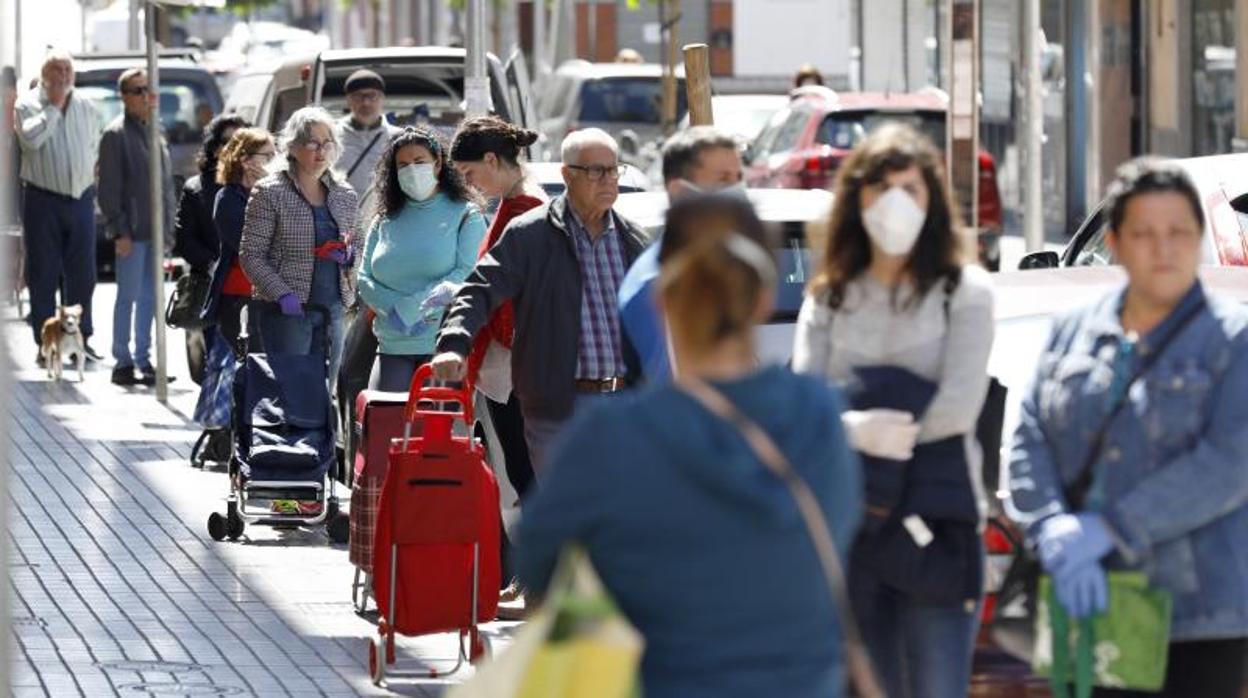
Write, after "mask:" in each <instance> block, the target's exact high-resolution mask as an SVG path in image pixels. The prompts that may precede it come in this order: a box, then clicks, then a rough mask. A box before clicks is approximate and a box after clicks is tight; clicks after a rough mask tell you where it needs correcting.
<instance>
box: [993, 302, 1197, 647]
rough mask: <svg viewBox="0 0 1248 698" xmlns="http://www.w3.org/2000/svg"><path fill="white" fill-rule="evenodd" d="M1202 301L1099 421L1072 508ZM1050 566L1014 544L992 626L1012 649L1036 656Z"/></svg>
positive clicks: (1000, 643) (1069, 496)
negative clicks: (1139, 384) (1113, 431)
mask: <svg viewBox="0 0 1248 698" xmlns="http://www.w3.org/2000/svg"><path fill="white" fill-rule="evenodd" d="M1204 307H1205V303H1204V302H1203V301H1202V302H1200V303H1198V304H1196V305H1195V306H1193V307H1192V308H1191V309H1190V310H1188V311H1187V313H1186V314H1185V315H1184V316H1183V317H1182V318H1180V319H1179V320H1178V321H1177V322H1176V323H1175V324H1174V326H1173V327H1172V328H1171V329H1170V331H1169V332H1168V333H1167V334H1166V335H1165V336H1164V337H1162V339H1161V340H1160V341H1159V342H1158V343H1157V346H1156V347H1155V348H1154V350H1153V351H1151V352H1149V353H1147V354H1145V355H1143V356H1142V358H1141V360H1140V362H1139V364H1137V365H1136V368H1135V371H1134V372H1133V373H1132V374H1131V376H1130V377H1129V378H1128V380H1127V383H1126V386H1125V387H1124V388H1123V389H1122V392H1121V393H1119V395H1118V398H1117V401H1116V402H1114V404H1113V405H1112V406H1111V407H1110V410H1109V412H1108V413H1107V414H1106V415H1105V418H1104V419H1103V420H1102V421H1101V423H1100V425H1098V426H1097V429H1096V431H1095V432H1094V433H1093V436H1092V445H1091V446H1090V447H1089V448H1088V452H1087V455H1085V456H1084V458H1083V462H1082V463H1081V464H1080V465H1079V471H1078V472H1079V475H1078V476H1077V477H1076V478H1075V481H1074V482H1073V483H1071V485H1070V486H1069V487H1066V488H1063V490H1062V495H1063V497H1064V499H1065V500H1066V503H1067V505H1068V507H1067V509H1068V510H1069V511H1079V510H1081V509H1082V508H1083V501H1084V497H1085V496H1087V493H1088V490H1089V489H1091V487H1092V481H1093V479H1094V478H1095V475H1096V472H1095V466H1096V461H1097V460H1098V459H1100V456H1101V451H1102V449H1104V447H1105V437H1106V435H1107V434H1108V433H1109V427H1110V426H1111V425H1112V424H1113V422H1114V419H1116V418H1117V417H1118V415H1119V414H1121V413H1122V410H1123V408H1124V407H1126V405H1127V395H1128V394H1130V392H1131V386H1133V385H1135V383H1136V381H1138V380H1140V379H1141V378H1143V377H1144V374H1145V373H1147V372H1148V370H1149V369H1150V368H1152V367H1153V365H1154V364H1156V363H1157V360H1158V359H1159V358H1160V357H1161V355H1162V354H1163V353H1164V352H1165V350H1166V347H1168V346H1170V343H1171V341H1173V340H1174V338H1175V337H1177V336H1179V334H1180V333H1181V332H1182V331H1183V328H1185V327H1187V325H1188V324H1189V323H1191V321H1192V320H1193V319H1195V318H1196V316H1197V315H1199V314H1200V313H1201V311H1202V310H1204ZM1043 572H1044V570H1043V568H1042V566H1041V564H1040V559H1039V558H1038V557H1036V554H1035V551H1033V550H1032V549H1031V548H1030V546H1028V545H1016V546H1014V559H1013V560H1012V561H1011V562H1010V566H1009V567H1008V568H1007V569H1006V573H1005V578H1004V579H1003V580H1002V582H1001V590H1000V591H999V592H997V611H996V614H995V615H994V617H993V619H992V623H991V627H990V628H989V633H990V634H991V636H992V640H993V643H994V644H996V645H997V647H999V648H1001V649H1002V650H1004V651H1005V652H1006V653H1007V654H1010V655H1013V656H1014V657H1017V658H1018V659H1022V660H1024V661H1027V662H1030V661H1031V658H1032V654H1033V653H1034V651H1035V639H1036V638H1035V632H1036V601H1037V593H1038V589H1039V586H1040V575H1041V574H1042V573H1043Z"/></svg>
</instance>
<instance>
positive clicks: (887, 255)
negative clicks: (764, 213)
mask: <svg viewBox="0 0 1248 698" xmlns="http://www.w3.org/2000/svg"><path fill="white" fill-rule="evenodd" d="M943 182H944V179H943V177H942V175H941V174H940V172H939V159H938V156H937V155H936V152H935V150H934V149H933V148H932V146H931V144H930V143H928V142H927V141H926V140H925V139H924V138H923V137H922V136H920V135H919V134H918V133H917V132H916V131H914V130H913V129H910V128H908V127H905V126H901V125H889V126H884V127H881V128H880V129H878V130H877V131H875V132H874V133H872V134H871V135H870V136H868V137H867V138H866V139H865V140H864V141H863V142H862V143H860V144H859V145H858V147H857V148H855V150H854V152H853V153H852V154H851V155H850V157H849V158H848V159H847V160H846V161H845V163H844V164H843V165H842V166H841V170H840V175H839V176H838V182H837V185H836V191H837V199H836V205H835V207H834V208H833V211H832V217H831V222H830V225H829V239H828V247H827V249H826V251H825V254H824V256H823V262H822V268H821V269H819V271H818V273H817V275H816V277H815V279H814V282H813V284H812V286H811V289H810V292H809V294H808V296H807V298H806V301H805V303H804V304H803V306H802V310H801V313H800V316H799V318H798V325H797V337H796V345H795V347H794V350H793V368H794V370H796V371H798V372H799V373H810V374H816V375H822V376H824V377H825V378H827V379H828V380H829V381H831V382H833V383H836V384H839V385H842V386H844V387H845V388H846V391H847V395H848V397H849V403H850V408H851V410H850V411H847V412H846V413H845V414H844V415H843V418H842V421H843V423H844V425H845V427H846V431H847V432H848V434H849V436H850V441H851V442H852V443H853V444H854V447H855V448H856V449H857V450H858V451H859V453H860V454H861V455H862V456H863V457H864V472H865V474H866V484H867V488H866V489H867V513H868V516H867V519H866V521H865V522H864V532H863V534H861V535H860V538H859V541H858V545H857V546H856V549H855V552H854V556H853V557H852V558H851V563H850V564H851V570H850V577H851V579H850V585H851V593H852V594H853V596H854V603H855V607H856V608H855V610H856V612H857V613H858V614H859V619H860V621H861V623H862V627H863V635H864V637H865V639H866V641H867V645H868V648H869V649H870V651H871V655H872V659H873V660H874V661H875V663H876V665H877V668H878V669H879V670H880V674H881V676H882V677H883V679H884V681H885V684H886V687H887V689H888V695H890V696H896V697H899V698H905V697H907V696H924V697H933V698H944V697H946V696H949V697H952V696H958V697H959V698H961V696H965V695H966V693H967V686H968V684H969V681H970V669H971V654H972V651H973V649H974V636H975V630H976V618H977V610H978V607H979V599H980V596H981V593H982V584H983V582H982V565H983V559H982V556H983V552H982V546H981V544H980V542H979V538H978V530H977V529H978V526H979V522H980V517H981V516H982V513H981V512H982V510H983V496H982V492H981V489H982V488H981V487H980V486H979V480H980V477H979V467H980V462H981V454H980V452H979V448H978V445H977V443H976V441H975V439H974V429H975V423H976V420H977V417H978V415H979V411H980V408H981V407H982V403H983V398H984V395H985V394H986V391H987V387H988V376H987V363H988V354H989V351H990V349H991V346H992V334H993V308H992V293H991V290H990V284H989V277H988V275H987V273H986V272H984V271H983V270H982V269H980V268H978V267H975V266H971V265H970V264H969V263H967V262H966V261H965V260H967V259H968V258H969V255H968V254H966V252H967V250H966V248H967V247H968V246H967V245H964V244H963V243H962V241H961V240H960V239H959V238H958V235H957V234H956V233H955V230H956V229H957V225H956V214H955V213H954V208H953V206H952V203H951V201H950V198H949V194H948V191H947V190H946V189H945V186H944V183H943Z"/></svg>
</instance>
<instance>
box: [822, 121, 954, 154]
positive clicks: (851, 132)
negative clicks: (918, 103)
mask: <svg viewBox="0 0 1248 698" xmlns="http://www.w3.org/2000/svg"><path fill="white" fill-rule="evenodd" d="M890 122H901V123H904V124H908V125H910V126H913V127H914V128H916V129H918V130H919V132H920V133H922V134H923V135H925V136H927V137H928V139H930V140H931V141H932V144H933V145H935V146H936V147H937V148H943V147H944V144H945V115H944V114H943V113H942V112H935V111H931V112H893V111H889V112H879V111H842V112H833V113H831V114H829V115H828V117H827V118H826V119H824V120H823V125H822V126H821V127H820V128H819V136H818V137H819V142H820V143H824V144H826V145H830V146H832V147H833V148H840V149H843V150H849V149H850V148H853V147H854V146H856V145H858V142H859V141H861V140H862V139H863V138H866V136H867V134H868V133H870V132H871V131H874V130H875V129H876V128H877V127H879V126H881V125H883V124H886V123H890Z"/></svg>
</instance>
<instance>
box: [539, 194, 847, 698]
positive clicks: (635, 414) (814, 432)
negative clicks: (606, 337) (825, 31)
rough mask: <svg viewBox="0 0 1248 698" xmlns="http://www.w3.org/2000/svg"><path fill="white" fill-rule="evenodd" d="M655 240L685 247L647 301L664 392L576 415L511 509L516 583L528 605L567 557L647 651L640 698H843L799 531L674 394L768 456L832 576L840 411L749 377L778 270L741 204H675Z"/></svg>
mask: <svg viewBox="0 0 1248 698" xmlns="http://www.w3.org/2000/svg"><path fill="white" fill-rule="evenodd" d="M666 230H667V233H666V235H667V236H668V237H666V238H665V239H666V240H672V239H677V240H681V241H683V242H684V243H685V244H683V245H682V246H681V249H679V250H670V249H669V245H668V243H667V242H665V243H664V251H665V252H667V253H668V254H667V255H665V257H664V260H663V262H662V273H661V276H660V280H659V285H658V289H659V300H660V305H661V307H662V311H663V314H664V315H665V317H666V320H667V323H668V326H669V327H670V332H669V337H670V339H671V342H672V352H671V357H672V358H673V360H674V364H675V366H674V375H675V377H676V380H675V383H664V384H655V385H652V386H649V387H647V388H643V389H641V390H639V391H636V392H631V393H626V394H622V395H618V396H613V397H612V398H610V399H609V400H603V401H602V402H601V403H600V404H598V405H596V406H594V407H591V408H589V409H585V410H578V411H577V416H576V417H574V418H573V421H572V422H571V423H570V424H569V425H568V427H567V430H566V431H565V433H564V434H563V436H562V438H561V439H560V440H559V442H558V443H557V444H556V445H555V446H554V449H553V451H552V453H551V457H550V461H549V468H550V470H549V473H550V474H549V476H544V477H543V480H542V483H541V487H540V488H538V489H537V491H536V492H535V494H534V495H533V497H532V498H531V499H530V500H529V502H528V503H527V505H526V507H525V514H524V518H523V519H522V520H521V522H520V531H519V536H518V537H519V568H520V575H521V579H522V581H524V582H525V583H526V585H527V586H528V588H529V589H531V590H533V591H535V592H538V593H539V595H540V594H541V592H543V591H544V590H545V589H546V588H547V586H548V584H549V583H550V577H551V572H552V570H553V568H554V565H555V562H556V559H557V558H558V555H559V552H560V550H561V549H562V548H563V547H564V546H565V545H567V544H569V543H573V542H575V543H578V544H580V545H582V546H583V547H584V548H585V549H586V551H587V552H588V553H589V557H590V559H591V560H592V561H593V564H594V566H595V568H596V569H597V571H598V573H599V575H600V576H601V578H602V581H603V583H604V585H605V586H606V588H607V590H608V591H609V593H610V594H611V595H612V597H613V598H614V599H615V600H616V602H617V603H618V605H619V608H620V610H621V611H622V612H623V613H624V614H625V615H627V616H628V618H629V620H630V621H631V622H632V623H633V624H634V625H635V626H636V627H637V629H638V630H639V631H640V632H641V633H642V635H643V636H644V637H645V640H646V647H645V655H644V657H643V658H642V666H641V680H642V684H643V685H642V689H643V692H644V693H645V695H646V696H647V698H666V697H669V696H680V697H682V698H687V697H689V696H694V697H697V696H716V697H717V698H723V697H725V696H727V697H735V696H742V697H744V696H759V695H782V696H820V697H830V698H835V697H838V696H842V695H844V687H845V684H846V681H845V669H844V664H843V663H842V658H841V654H842V653H841V650H842V647H841V643H840V642H839V641H838V637H840V634H839V633H840V629H841V628H840V626H841V624H842V623H843V621H844V619H842V618H841V617H840V616H839V614H838V612H837V606H836V604H835V603H834V601H833V598H832V595H831V594H829V593H828V583H827V580H826V578H825V576H824V571H823V568H822V567H821V561H820V557H819V555H818V554H817V553H816V548H815V545H813V544H812V542H811V533H810V532H809V531H808V529H807V525H806V522H807V520H806V519H804V517H803V515H801V514H799V506H798V504H797V502H796V500H795V498H794V496H793V495H792V494H791V493H790V492H789V490H788V488H787V486H786V481H785V480H782V479H781V478H780V477H779V476H777V475H775V474H773V472H774V471H771V470H769V468H768V467H767V466H765V464H764V463H763V461H762V460H761V459H760V458H759V457H758V456H756V455H755V452H754V450H752V449H751V447H750V446H749V445H748V444H747V441H746V440H745V439H744V438H743V436H742V433H741V431H740V430H739V427H738V426H737V425H736V424H735V423H733V422H729V421H728V420H726V419H724V418H721V417H719V416H717V415H716V414H715V413H712V412H711V411H710V410H708V409H707V408H706V407H703V404H702V403H700V402H699V400H697V399H695V398H694V397H693V392H694V391H693V390H692V388H691V387H685V386H693V385H700V386H701V387H702V388H706V387H708V386H709V387H710V388H711V389H712V390H714V391H715V392H718V393H720V395H721V396H722V397H723V398H724V399H726V401H727V402H728V403H731V405H732V407H733V408H735V410H736V411H739V412H740V413H741V414H743V415H747V416H748V418H749V419H750V420H751V421H753V422H755V423H756V424H757V425H758V426H759V427H760V428H761V429H762V430H763V431H764V432H765V433H766V434H767V435H768V436H770V438H771V439H772V440H774V441H775V443H776V445H777V446H778V448H779V450H780V451H781V452H782V453H783V455H784V456H786V457H787V460H788V461H790V462H791V464H792V470H794V471H796V475H797V477H798V478H800V480H802V481H805V483H806V484H807V485H808V486H809V488H810V490H811V493H812V494H813V495H814V498H815V500H817V502H818V508H819V513H815V514H814V516H815V517H818V516H819V514H820V513H821V514H822V519H823V522H824V523H826V525H827V527H828V528H830V529H831V531H832V538H833V542H834V543H835V547H836V549H837V550H836V551H834V553H833V554H835V555H839V557H841V558H844V557H845V555H846V553H847V551H848V548H849V545H850V542H851V541H852V540H853V537H854V533H855V531H856V529H857V527H858V519H859V515H860V512H861V506H862V505H861V502H860V500H861V484H860V478H861V474H860V472H859V466H858V459H857V458H856V457H855V456H854V454H853V452H852V451H851V450H850V448H849V444H848V442H847V440H846V438H845V435H844V433H843V431H842V430H841V427H840V413H841V409H842V403H841V399H840V397H839V396H838V394H837V392H836V391H835V390H833V389H830V388H828V387H827V385H826V384H825V383H824V381H822V380H820V379H818V378H813V377H809V376H798V375H795V374H794V373H792V372H791V371H789V370H788V369H786V368H784V367H780V366H768V367H759V366H758V363H757V361H756V360H755V339H754V332H755V328H756V326H757V325H758V323H759V322H761V321H764V320H766V318H767V317H768V315H769V314H770V313H771V309H772V304H773V301H774V295H775V294H774V289H775V284H776V269H775V266H774V264H773V262H772V257H771V255H770V254H769V253H768V252H767V250H766V246H765V245H764V244H761V241H762V235H761V231H762V225H761V224H760V223H759V222H758V218H757V216H755V214H754V213H753V211H752V210H751V209H750V207H749V205H748V204H742V203H741V202H737V201H733V200H731V199H730V198H725V197H717V196H691V197H686V198H682V199H680V200H678V201H677V202H675V203H674V204H673V206H672V208H671V210H670V211H669V212H668V217H667V228H666ZM673 234H674V235H675V237H674V238H673V237H671V236H673ZM687 390H688V391H690V392H686V391H687ZM817 521H818V519H814V520H813V521H812V523H815V522H817ZM815 525H817V524H815Z"/></svg>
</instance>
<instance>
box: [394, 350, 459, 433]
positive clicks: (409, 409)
mask: <svg viewBox="0 0 1248 698" xmlns="http://www.w3.org/2000/svg"><path fill="white" fill-rule="evenodd" d="M431 378H433V367H432V366H430V365H429V364H424V365H422V366H421V367H420V368H417V369H416V372H415V373H414V374H412V385H411V387H410V388H409V389H408V393H407V406H406V407H405V408H404V410H403V419H404V421H405V422H406V423H407V424H409V425H410V424H411V423H412V422H414V421H416V418H417V417H424V416H430V417H448V418H450V419H452V420H454V419H463V420H464V423H465V424H467V425H468V426H470V427H471V426H472V423H473V411H472V385H471V384H470V383H469V382H468V381H467V380H465V381H463V384H462V387H459V388H448V387H444V386H426V385H425V381H427V380H429V379H431ZM429 402H443V403H445V402H454V403H458V404H459V409H458V410H430V409H421V407H420V405H421V403H429Z"/></svg>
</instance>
